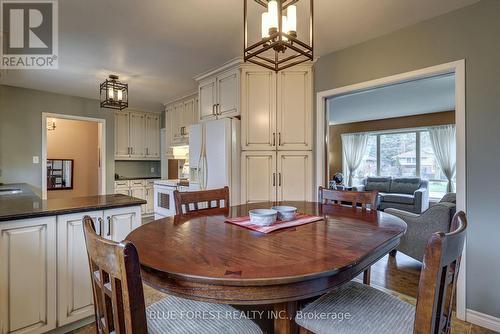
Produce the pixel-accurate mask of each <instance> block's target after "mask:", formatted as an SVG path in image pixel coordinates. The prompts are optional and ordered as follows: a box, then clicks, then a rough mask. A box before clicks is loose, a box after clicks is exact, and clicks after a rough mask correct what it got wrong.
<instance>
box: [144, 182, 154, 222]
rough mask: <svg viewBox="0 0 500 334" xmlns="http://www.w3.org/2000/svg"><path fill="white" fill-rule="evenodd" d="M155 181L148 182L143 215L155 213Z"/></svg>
mask: <svg viewBox="0 0 500 334" xmlns="http://www.w3.org/2000/svg"><path fill="white" fill-rule="evenodd" d="M154 195H155V193H154V182H152V181H148V183H147V184H146V201H147V203H146V208H145V210H144V211H143V215H152V214H153V213H154Z"/></svg>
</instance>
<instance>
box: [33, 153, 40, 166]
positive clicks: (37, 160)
mask: <svg viewBox="0 0 500 334" xmlns="http://www.w3.org/2000/svg"><path fill="white" fill-rule="evenodd" d="M33 163H34V164H38V163H40V158H39V157H38V156H36V155H34V156H33Z"/></svg>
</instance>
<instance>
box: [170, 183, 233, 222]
mask: <svg viewBox="0 0 500 334" xmlns="http://www.w3.org/2000/svg"><path fill="white" fill-rule="evenodd" d="M174 200H175V210H176V212H177V215H179V216H185V215H190V214H193V213H199V212H203V213H210V212H220V209H221V208H222V205H221V202H222V201H224V208H229V187H224V188H220V189H212V190H203V191H187V192H180V191H178V190H175V191H174ZM203 203H206V208H203V207H202V205H203Z"/></svg>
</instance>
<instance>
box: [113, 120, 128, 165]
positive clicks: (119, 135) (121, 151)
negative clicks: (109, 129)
mask: <svg viewBox="0 0 500 334" xmlns="http://www.w3.org/2000/svg"><path fill="white" fill-rule="evenodd" d="M129 116H130V114H129V113H128V112H120V111H116V112H115V158H116V159H120V158H129V157H130V138H129V134H130V131H129V122H130V121H129V119H130V118H129Z"/></svg>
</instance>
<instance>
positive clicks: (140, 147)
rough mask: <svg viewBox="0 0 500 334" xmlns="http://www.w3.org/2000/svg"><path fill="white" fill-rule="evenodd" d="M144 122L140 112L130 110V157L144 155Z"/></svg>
mask: <svg viewBox="0 0 500 334" xmlns="http://www.w3.org/2000/svg"><path fill="white" fill-rule="evenodd" d="M145 137H146V122H145V115H144V113H141V112H130V157H131V158H144V157H145V156H146V145H145Z"/></svg>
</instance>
